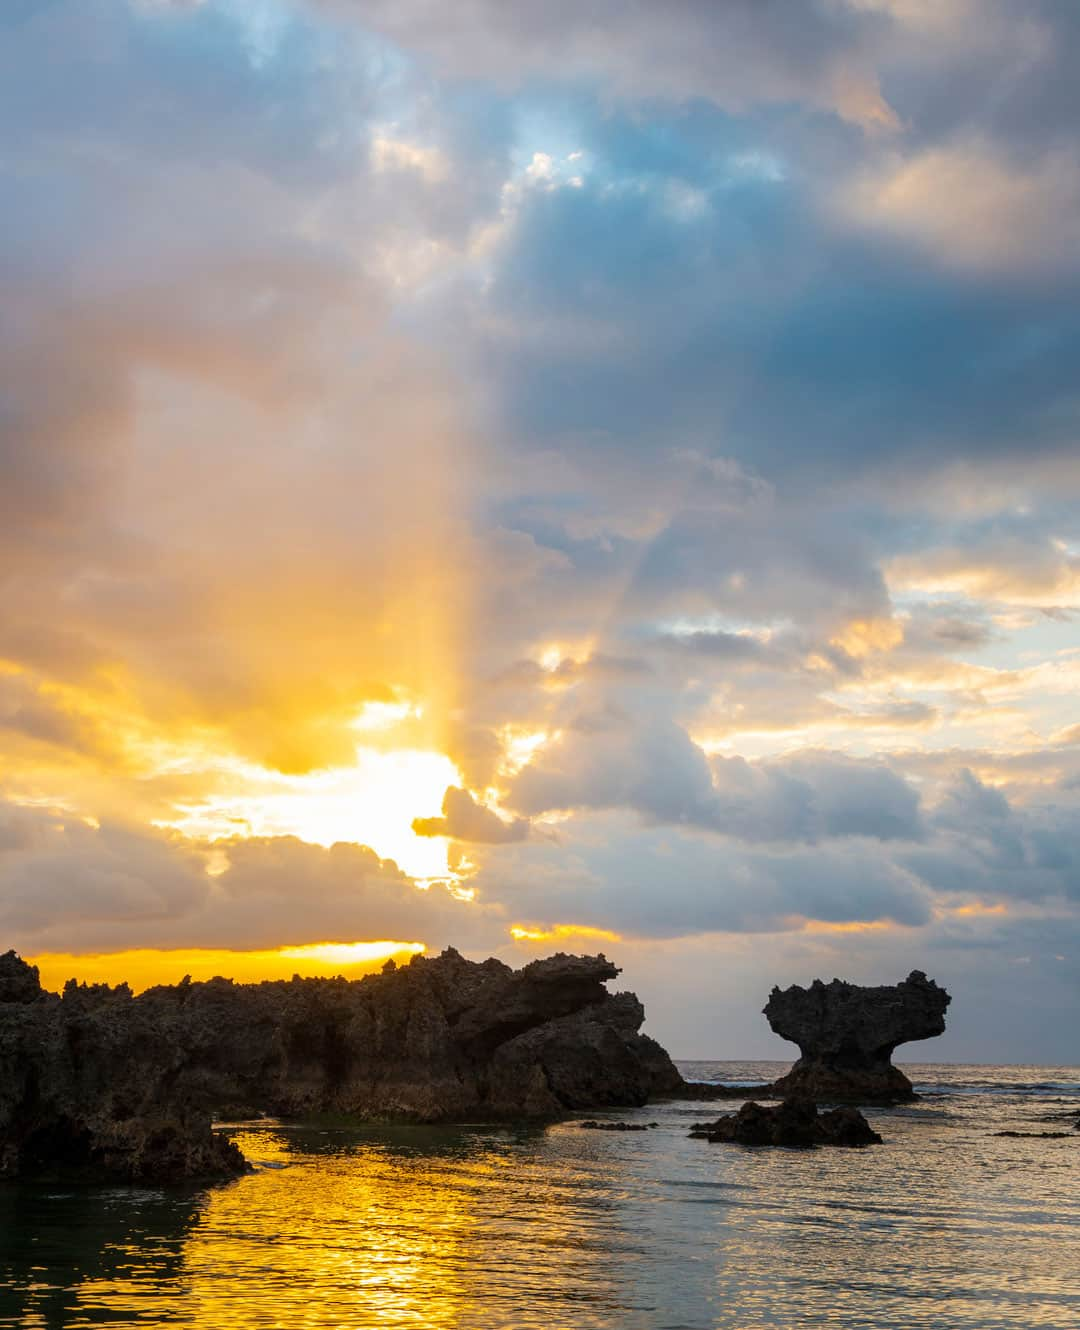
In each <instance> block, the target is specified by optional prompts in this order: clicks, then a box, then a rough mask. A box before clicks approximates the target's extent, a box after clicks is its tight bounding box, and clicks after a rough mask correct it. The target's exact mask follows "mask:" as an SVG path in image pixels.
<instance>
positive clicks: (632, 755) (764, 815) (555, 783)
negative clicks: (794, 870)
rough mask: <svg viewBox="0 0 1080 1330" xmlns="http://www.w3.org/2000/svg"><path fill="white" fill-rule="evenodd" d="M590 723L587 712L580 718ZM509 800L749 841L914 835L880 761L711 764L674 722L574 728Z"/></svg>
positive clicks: (910, 809) (821, 758) (895, 783)
mask: <svg viewBox="0 0 1080 1330" xmlns="http://www.w3.org/2000/svg"><path fill="white" fill-rule="evenodd" d="M586 719H587V718H586ZM509 802H510V805H511V806H512V807H515V808H518V809H520V810H521V811H522V812H524V813H527V814H529V815H530V816H533V817H537V816H542V815H543V814H544V813H550V812H558V811H573V810H576V809H632V810H634V811H636V812H637V813H639V814H640V815H641V816H642V818H644V819H645V820H647V821H648V822H651V823H656V824H662V825H672V824H673V825H684V826H695V827H700V828H706V829H709V830H711V831H714V832H718V833H722V834H724V835H726V836H730V837H733V838H735V839H738V840H745V841H772V842H789V841H804V842H810V843H816V842H818V841H821V840H828V839H830V838H835V837H845V836H865V837H874V838H877V839H880V840H891V839H894V838H901V839H918V838H919V836H920V834H921V832H920V815H919V797H918V795H917V793H916V792H915V790H914V789H913V788H912V787H911V786H910V785H909V784H908V783H907V782H906V781H905V780H904V779H903V778H902V777H901V776H899V775H897V774H896V773H895V772H893V771H892V770H890V769H889V768H888V767H887V766H885V765H884V764H883V763H880V762H865V761H864V762H858V761H853V760H851V759H849V758H846V757H843V756H840V755H836V754H828V753H822V754H818V753H804V754H800V755H798V756H796V757H792V758H789V759H787V760H784V761H778V762H771V763H770V762H758V763H750V762H747V761H746V760H745V759H743V758H741V757H732V758H723V757H716V758H713V759H712V761H711V762H710V761H709V759H708V758H707V757H706V756H705V753H704V752H703V751H702V750H701V749H700V748H699V747H698V746H697V745H696V744H694V743H693V742H692V740H691V739H690V737H689V736H688V735H687V733H686V732H685V730H683V729H681V728H680V727H679V726H678V725H676V724H674V723H673V722H663V721H659V720H657V721H646V722H644V723H642V724H634V723H633V722H629V723H627V722H626V721H623V722H622V723H620V720H619V719H618V718H615V719H614V720H613V721H610V722H608V723H605V724H601V725H599V726H596V725H591V724H587V725H581V724H578V725H577V726H575V727H574V728H572V729H569V730H567V731H566V732H565V733H564V734H563V735H562V736H561V737H560V738H558V739H556V740H554V741H553V742H552V743H550V744H548V745H547V746H546V747H544V748H543V749H542V750H541V752H540V754H539V755H538V757H537V758H536V759H535V760H534V761H533V762H532V763H531V764H530V765H529V766H527V767H525V769H524V770H523V771H522V772H521V773H520V774H519V775H518V776H517V777H516V778H515V780H514V782H513V784H512V785H511V787H510V793H509Z"/></svg>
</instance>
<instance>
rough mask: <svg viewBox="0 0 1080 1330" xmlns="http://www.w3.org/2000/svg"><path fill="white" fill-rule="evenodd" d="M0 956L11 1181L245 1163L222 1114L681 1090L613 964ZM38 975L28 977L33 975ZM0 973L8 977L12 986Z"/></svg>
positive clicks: (545, 1110)
mask: <svg viewBox="0 0 1080 1330" xmlns="http://www.w3.org/2000/svg"><path fill="white" fill-rule="evenodd" d="M13 955H14V954H13V953H9V954H8V956H6V957H0V993H7V992H9V991H10V992H12V993H15V994H16V996H15V997H7V998H5V1000H4V1001H3V1002H2V1003H0V1177H2V1176H50V1175H55V1176H60V1175H64V1176H67V1175H77V1176H81V1177H87V1178H90V1177H109V1178H123V1179H131V1180H136V1179H140V1180H150V1179H160V1180H164V1181H173V1180H176V1179H179V1178H181V1177H213V1176H228V1175H231V1174H232V1173H235V1172H236V1171H237V1170H239V1169H240V1168H242V1167H243V1161H242V1159H241V1157H240V1155H239V1153H238V1152H237V1151H236V1150H235V1148H234V1147H233V1146H232V1145H231V1144H230V1143H229V1141H228V1140H227V1138H225V1137H224V1136H223V1135H221V1134H219V1133H215V1132H213V1131H212V1130H211V1126H210V1121H211V1114H213V1113H220V1114H227V1115H229V1116H233V1115H244V1116H252V1115H254V1114H257V1113H259V1112H264V1113H270V1114H276V1115H285V1116H300V1115H304V1114H310V1113H320V1112H334V1113H344V1114H350V1115H355V1116H357V1117H360V1118H365V1119H388V1120H412V1121H429V1122H430V1121H440V1120H443V1121H452V1120H455V1119H457V1120H460V1119H463V1118H472V1119H475V1118H486V1119H489V1120H491V1119H513V1118H527V1117H534V1118H536V1117H554V1116H558V1115H560V1114H562V1113H564V1112H566V1111H567V1110H568V1109H582V1108H607V1107H636V1106H639V1105H641V1104H644V1103H645V1102H646V1101H647V1100H648V1098H649V1097H650V1096H651V1095H653V1094H662V1093H665V1092H669V1091H670V1090H671V1089H672V1088H673V1087H675V1086H677V1085H679V1084H681V1077H680V1076H679V1074H678V1072H677V1071H676V1069H675V1067H674V1065H673V1064H672V1063H671V1060H670V1058H668V1056H667V1054H666V1053H665V1052H664V1050H663V1049H662V1048H661V1047H660V1046H659V1045H658V1044H657V1043H655V1041H653V1040H651V1039H649V1038H647V1037H646V1036H644V1035H641V1034H640V1033H639V1029H640V1026H641V1023H642V1020H643V1019H644V1011H643V1009H642V1007H641V1004H640V1003H639V1002H638V1001H637V999H636V998H635V997H634V996H633V994H630V993H620V994H611V993H609V992H608V990H607V988H606V983H607V982H608V981H609V980H611V979H613V978H615V977H616V976H617V974H618V973H619V971H618V969H617V968H616V967H615V966H614V965H612V964H611V962H610V961H608V960H607V959H606V958H605V957H603V956H564V955H557V956H551V957H548V958H547V959H545V960H540V961H534V962H533V963H532V964H531V965H526V966H525V967H524V968H522V969H521V970H512V969H511V968H510V967H509V966H507V965H504V964H503V963H502V962H500V961H497V960H487V961H484V962H482V963H475V962H472V961H468V960H465V959H464V958H463V957H462V956H460V955H459V954H458V953H457V952H456V951H454V950H453V949H452V948H451V949H448V950H447V951H445V952H443V954H442V955H441V956H437V957H434V958H431V959H428V958H425V957H415V958H414V959H413V961H412V962H411V963H410V964H409V965H407V966H402V967H386V968H385V969H384V971H383V973H381V974H377V975H368V976H365V977H364V978H363V979H359V980H351V981H350V980H346V979H299V978H294V979H293V980H291V981H288V982H270V983H261V984H235V983H233V982H232V981H231V980H228V979H212V980H210V981H209V982H207V983H191V982H190V981H188V980H185V981H184V982H182V983H180V984H176V985H169V986H161V987H157V988H152V989H148V990H147V991H146V992H145V993H143V994H142V995H141V996H139V997H133V996H132V994H131V991H130V990H129V989H128V988H127V986H126V985H120V986H118V987H116V988H111V987H109V986H108V985H93V986H87V985H84V984H74V983H71V984H69V985H68V986H67V987H66V988H65V990H64V994H63V997H62V998H59V997H57V996H56V995H55V994H43V993H42V992H41V990H40V986H39V985H38V983H37V974H36V971H33V970H32V967H29V966H25V965H24V963H23V962H21V961H19V960H18V958H17V957H14V960H12V957H13ZM27 972H29V973H30V974H31V975H32V980H33V982H32V984H31V982H30V979H29V978H28V975H27ZM4 984H7V985H8V986H9V987H2V985H4Z"/></svg>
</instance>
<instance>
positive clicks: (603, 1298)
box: [0, 1062, 1080, 1330]
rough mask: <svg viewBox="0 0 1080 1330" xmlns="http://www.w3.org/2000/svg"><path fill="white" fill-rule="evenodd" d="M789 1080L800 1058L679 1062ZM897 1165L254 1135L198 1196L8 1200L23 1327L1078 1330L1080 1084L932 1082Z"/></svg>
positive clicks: (644, 1142)
mask: <svg viewBox="0 0 1080 1330" xmlns="http://www.w3.org/2000/svg"><path fill="white" fill-rule="evenodd" d="M679 1065H680V1069H681V1070H682V1071H683V1074H684V1075H685V1076H687V1077H688V1078H691V1079H700V1080H716V1081H725V1082H755V1081H767V1080H769V1079H771V1078H772V1077H774V1076H775V1075H777V1074H779V1073H780V1072H782V1071H784V1070H786V1069H787V1065H788V1064H787V1063H783V1064H780V1063H762V1062H754V1063H733V1062H723V1063H721V1062H697V1063H687V1062H683V1063H680V1064H679ZM904 1070H905V1071H906V1072H907V1074H908V1075H909V1076H910V1077H911V1078H912V1080H913V1081H914V1082H915V1085H916V1088H917V1089H918V1090H919V1091H920V1093H921V1094H922V1095H923V1096H924V1098H923V1099H922V1101H921V1102H919V1103H917V1104H913V1105H910V1106H906V1107H902V1108H888V1109H870V1110H867V1117H868V1118H869V1119H870V1121H871V1123H872V1125H873V1126H874V1127H875V1128H876V1129H877V1130H878V1131H879V1132H880V1133H881V1135H882V1136H883V1137H884V1138H885V1143H884V1144H883V1145H879V1146H872V1147H869V1148H867V1149H864V1150H830V1149H822V1150H816V1151H813V1152H807V1153H803V1152H797V1151H788V1150H752V1149H746V1148H743V1147H740V1146H732V1145H710V1144H709V1143H707V1142H705V1141H701V1140H690V1139H688V1137H687V1132H688V1130H689V1128H690V1127H691V1126H692V1125H693V1124H694V1123H695V1122H696V1121H700V1120H703V1119H708V1118H713V1117H716V1116H717V1115H719V1114H720V1113H725V1112H732V1111H734V1109H735V1108H736V1107H737V1106H738V1104H737V1102H736V1103H718V1104H715V1105H713V1104H700V1103H685V1102H682V1103H680V1102H673V1103H665V1104H655V1105H650V1106H649V1107H647V1108H644V1109H640V1110H631V1111H623V1112H617V1113H615V1112H613V1113H608V1114H587V1115H582V1116H590V1117H607V1118H611V1119H622V1120H627V1121H634V1122H656V1123H658V1124H659V1125H658V1126H657V1127H656V1128H655V1129H653V1130H649V1131H645V1132H626V1133H608V1132H590V1131H582V1130H580V1129H578V1128H576V1127H575V1126H573V1125H572V1124H570V1123H560V1124H558V1125H555V1126H549V1127H547V1128H543V1127H529V1126H516V1127H492V1126H483V1125H477V1126H464V1127H381V1128H374V1127H372V1128H364V1129H357V1128H344V1127H342V1126H340V1125H335V1124H314V1123H311V1124H305V1125H303V1126H297V1125H289V1124H281V1123H276V1122H271V1121H266V1122H260V1123H258V1124H255V1125H251V1124H239V1125H237V1126H235V1127H230V1128H229V1130H231V1131H232V1132H233V1133H234V1135H235V1137H236V1139H237V1140H238V1142H239V1143H240V1145H241V1146H242V1148H243V1150H244V1152H245V1153H246V1154H247V1156H248V1157H249V1159H250V1160H251V1161H252V1163H253V1164H254V1165H255V1171H254V1172H253V1173H251V1174H249V1175H248V1176H246V1177H243V1178H241V1179H239V1180H238V1181H236V1182H233V1183H230V1184H227V1185H224V1186H221V1187H215V1188H210V1189H206V1190H192V1191H180V1192H177V1191H166V1190H160V1191H159V1190H145V1189H129V1188H120V1187H111V1188H82V1189H80V1188H62V1187H57V1186H44V1187H31V1186H23V1185H12V1184H9V1185H7V1186H4V1187H0V1326H2V1327H20V1330H23V1328H27V1330H28V1328H29V1327H41V1328H42V1330H53V1327H55V1328H56V1330H79V1327H85V1326H110V1327H114V1328H117V1327H128V1326H131V1327H136V1326H138V1327H150V1326H154V1327H158V1326H160V1327H198V1330H249V1328H250V1330H254V1327H282V1330H331V1328H333V1330H339V1328H344V1327H362V1326H363V1327H366V1326H372V1327H376V1326H377V1327H380V1330H382V1328H386V1330H393V1328H395V1327H423V1328H424V1330H429V1328H430V1330H443V1328H445V1330H450V1328H451V1327H452V1328H453V1330H488V1328H490V1330H517V1328H518V1327H520V1328H521V1330H534V1328H536V1330H540V1328H542V1330H594V1328H595V1330H721V1327H723V1328H724V1330H728V1328H730V1330H758V1327H761V1328H762V1330H764V1328H765V1327H769V1328H770V1330H772V1328H773V1327H778V1328H782V1330H796V1328H801V1327H811V1326H813V1327H826V1326H827V1327H837V1328H840V1327H842V1328H843V1330H886V1328H887V1327H897V1328H899V1327H903V1330H912V1327H933V1330H967V1328H968V1327H970V1328H971V1330H1014V1328H1015V1330H1021V1328H1023V1330H1034V1328H1035V1327H1055V1328H1060V1330H1076V1328H1077V1327H1078V1326H1080V1167H1078V1165H1080V1131H1077V1132H1073V1133H1071V1135H1070V1136H1069V1137H1068V1138H1067V1139H1061V1140H1057V1139H1033V1138H1027V1137H1020V1138H1016V1137H999V1136H995V1134H994V1133H995V1132H998V1131H1006V1130H1012V1131H1022V1132H1041V1131H1054V1130H1066V1131H1067V1130H1068V1129H1069V1123H1068V1122H1067V1121H1063V1120H1062V1115H1064V1114H1065V1113H1067V1112H1069V1111H1071V1112H1072V1113H1073V1115H1074V1117H1075V1114H1076V1112H1077V1111H1080V1068H1077V1067H988V1066H938V1065H930V1064H908V1065H906V1066H905V1067H904Z"/></svg>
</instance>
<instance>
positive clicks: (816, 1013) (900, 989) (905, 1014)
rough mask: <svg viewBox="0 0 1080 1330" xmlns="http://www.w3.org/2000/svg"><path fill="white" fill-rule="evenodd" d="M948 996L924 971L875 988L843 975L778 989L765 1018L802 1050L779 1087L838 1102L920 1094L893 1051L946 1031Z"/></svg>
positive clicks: (892, 1099)
mask: <svg viewBox="0 0 1080 1330" xmlns="http://www.w3.org/2000/svg"><path fill="white" fill-rule="evenodd" d="M950 1001H951V999H950V997H949V994H948V993H946V992H945V990H944V989H943V988H940V987H939V986H938V985H937V984H936V983H934V981H933V980H932V979H927V977H926V975H925V974H923V973H922V971H921V970H913V971H912V972H911V974H910V975H908V977H907V978H906V979H905V980H903V982H902V983H899V984H891V985H882V986H880V987H876V988H864V987H861V986H860V985H858V984H849V983H845V982H843V981H842V980H840V979H834V980H833V981H832V983H829V984H824V983H822V982H821V980H820V979H815V980H814V982H813V983H812V984H811V985H810V987H809V988H800V987H799V986H798V985H793V986H792V987H791V988H787V989H783V990H781V989H779V988H774V989H773V991H772V994H771V995H770V997H769V1001H768V1004H767V1005H766V1007H765V1016H766V1017H767V1018H768V1021H769V1024H770V1025H771V1026H772V1028H773V1029H774V1030H775V1031H776V1033H777V1034H778V1035H780V1036H781V1037H782V1038H784V1039H790V1040H791V1041H792V1042H793V1043H796V1044H798V1046H799V1051H800V1053H801V1054H802V1056H801V1057H800V1058H799V1060H798V1062H796V1063H795V1065H794V1066H793V1067H792V1069H791V1071H790V1072H788V1073H787V1075H786V1076H782V1077H781V1078H780V1079H779V1080H778V1081H777V1082H776V1083H775V1085H774V1086H773V1087H772V1088H773V1090H774V1092H775V1093H777V1094H779V1095H797V1096H799V1097H802V1098H806V1099H812V1100H826V1101H832V1102H835V1101H844V1100H847V1101H853V1102H862V1103H866V1102H895V1101H900V1100H910V1099H914V1098H915V1097H916V1096H915V1092H914V1090H913V1089H912V1086H911V1082H910V1081H909V1080H908V1078H907V1077H906V1076H905V1075H904V1073H903V1072H902V1071H900V1070H899V1069H898V1068H896V1067H894V1066H893V1064H892V1054H893V1050H894V1049H896V1048H897V1047H898V1046H899V1045H900V1044H904V1043H909V1042H911V1041H913V1040H919V1039H932V1038H933V1037H934V1036H935V1035H939V1034H943V1033H944V1031H945V1009H946V1008H947V1007H948V1005H949V1002H950Z"/></svg>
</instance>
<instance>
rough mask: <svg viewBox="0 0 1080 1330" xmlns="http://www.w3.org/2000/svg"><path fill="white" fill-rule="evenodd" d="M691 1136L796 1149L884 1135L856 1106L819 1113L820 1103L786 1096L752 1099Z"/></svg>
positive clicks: (874, 1141)
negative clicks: (772, 1100)
mask: <svg viewBox="0 0 1080 1330" xmlns="http://www.w3.org/2000/svg"><path fill="white" fill-rule="evenodd" d="M690 1135H691V1136H693V1137H696V1138H697V1139H699V1140H706V1141H711V1142H717V1141H733V1142H735V1143H736V1144H737V1145H779V1146H786V1147H787V1148H788V1149H796V1150H812V1149H814V1148H815V1146H818V1145H841V1146H851V1147H857V1146H862V1145H880V1144H881V1137H880V1136H879V1135H878V1133H877V1132H876V1131H874V1129H873V1128H872V1127H871V1126H870V1124H869V1122H867V1120H866V1119H865V1118H864V1117H863V1115H862V1114H861V1113H860V1112H859V1110H858V1109H857V1108H834V1109H831V1110H830V1111H828V1112H826V1113H818V1110H817V1105H816V1104H812V1103H810V1102H809V1101H807V1100H805V1099H785V1100H784V1102H783V1103H781V1104H777V1105H775V1106H774V1107H772V1108H767V1107H765V1106H764V1105H762V1104H758V1103H755V1102H753V1101H751V1102H750V1103H747V1104H743V1106H742V1108H740V1109H739V1111H738V1112H737V1113H732V1114H729V1115H728V1116H726V1117H722V1118H717V1120H716V1121H715V1122H704V1123H702V1124H701V1125H700V1126H698V1127H695V1128H694V1129H693V1130H692V1131H691V1132H690Z"/></svg>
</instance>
